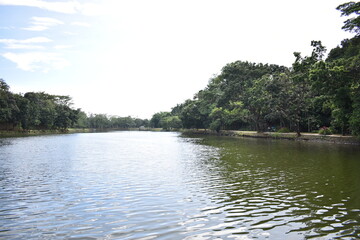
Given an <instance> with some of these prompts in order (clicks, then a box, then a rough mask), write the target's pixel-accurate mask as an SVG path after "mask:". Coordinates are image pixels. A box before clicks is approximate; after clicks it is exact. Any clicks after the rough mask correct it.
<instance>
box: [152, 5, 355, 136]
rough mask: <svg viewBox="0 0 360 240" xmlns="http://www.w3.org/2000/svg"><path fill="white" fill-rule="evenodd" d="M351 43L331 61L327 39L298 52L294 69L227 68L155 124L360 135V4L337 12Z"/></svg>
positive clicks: (336, 50) (252, 65) (264, 66)
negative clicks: (308, 50)
mask: <svg viewBox="0 0 360 240" xmlns="http://www.w3.org/2000/svg"><path fill="white" fill-rule="evenodd" d="M337 9H338V10H340V11H341V12H342V15H344V16H350V15H355V16H356V17H353V18H350V19H348V20H346V21H345V22H344V23H345V25H344V27H343V29H345V30H347V31H351V32H354V33H355V34H356V35H355V36H354V37H353V38H351V39H345V40H343V41H342V42H341V45H340V46H338V47H336V48H334V49H332V50H331V51H330V52H329V54H328V56H327V58H326V59H324V56H325V55H326V48H325V47H324V46H323V45H322V44H321V41H312V42H311V46H312V47H313V51H312V53H311V55H310V56H305V57H303V56H301V54H300V53H297V52H296V53H294V56H295V62H294V63H293V65H292V67H291V68H287V67H284V66H278V65H269V64H256V63H250V62H242V61H236V62H233V63H229V64H227V65H226V66H225V67H223V69H222V71H221V73H220V74H219V75H217V76H215V77H213V78H212V79H210V81H209V83H208V85H207V86H206V88H205V89H203V90H201V91H199V92H198V93H196V94H195V96H194V98H193V99H189V100H186V101H185V102H184V103H181V104H178V105H177V106H175V107H174V108H172V111H171V112H160V113H156V114H155V115H154V116H153V118H152V119H151V121H150V123H151V124H152V126H156V127H163V128H178V127H179V126H183V127H185V128H210V129H213V130H217V131H219V130H221V129H242V130H256V131H268V130H275V129H276V130H278V129H281V130H280V131H284V132H286V131H288V130H291V131H296V132H297V133H298V134H299V135H300V131H306V132H311V131H319V129H320V128H322V129H324V128H326V129H327V132H335V133H342V134H354V135H360V17H359V16H358V15H359V11H360V2H357V3H355V2H349V3H345V4H342V5H340V6H338V8H337Z"/></svg>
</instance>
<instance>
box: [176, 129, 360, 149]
mask: <svg viewBox="0 0 360 240" xmlns="http://www.w3.org/2000/svg"><path fill="white" fill-rule="evenodd" d="M182 132H183V133H184V134H194V135H212V136H227V137H244V138H266V139H279V140H291V141H306V142H324V143H333V144H351V145H360V138H357V137H354V136H342V135H338V134H332V135H321V134H318V133H301V136H300V137H298V136H297V135H296V133H293V132H291V133H278V132H262V133H258V132H256V131H238V130H221V131H220V132H219V133H217V132H216V131H212V130H204V129H198V130H195V129H187V130H183V131H182Z"/></svg>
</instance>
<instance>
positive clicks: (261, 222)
mask: <svg viewBox="0 0 360 240" xmlns="http://www.w3.org/2000/svg"><path fill="white" fill-rule="evenodd" d="M199 144H203V145H207V146H212V147H215V148H217V149H219V151H218V156H216V157H213V158H208V159H205V161H203V162H202V163H201V164H202V165H203V166H206V169H207V171H208V172H207V173H205V175H206V176H207V178H209V176H211V177H210V178H209V179H207V180H206V181H205V182H204V181H203V185H202V189H203V191H204V192H207V194H208V195H209V197H210V198H211V202H212V203H213V204H214V206H213V207H212V208H209V209H207V211H215V212H221V213H222V214H223V215H224V224H225V226H227V227H228V228H229V229H232V233H233V234H247V236H250V237H254V238H259V237H260V238H266V237H269V236H271V238H276V237H279V239H280V238H283V234H284V233H287V237H289V238H291V239H298V238H299V239H301V237H300V236H302V237H307V238H312V237H314V238H318V237H325V238H326V239H327V238H340V237H353V238H357V237H359V236H360V225H359V222H360V210H359V208H360V198H359V197H360V184H359V183H360V174H359V172H360V150H359V148H357V147H356V146H344V145H330V144H322V143H303V142H289V141H276V140H266V139H239V138H236V139H235V138H229V137H213V136H209V137H205V138H204V139H203V140H201V141H199ZM203 168H204V167H203ZM239 229H240V230H241V231H239ZM245 229H246V230H245ZM218 231H220V229H218ZM292 237H293V238H292Z"/></svg>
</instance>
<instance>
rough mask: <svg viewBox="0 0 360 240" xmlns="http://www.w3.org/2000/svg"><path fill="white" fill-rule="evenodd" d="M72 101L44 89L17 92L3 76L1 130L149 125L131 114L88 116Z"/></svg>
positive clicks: (67, 97) (0, 88) (0, 113)
mask: <svg viewBox="0 0 360 240" xmlns="http://www.w3.org/2000/svg"><path fill="white" fill-rule="evenodd" d="M71 105H72V104H71V98H70V97H69V96H57V95H50V94H47V93H44V92H39V93H35V92H28V93H25V94H24V95H21V94H14V93H12V92H10V90H9V86H8V85H7V84H6V82H5V81H4V80H2V79H0V130H27V129H35V130H62V131H66V130H67V129H68V128H69V127H78V128H100V129H105V128H133V127H140V126H145V127H146V126H148V120H142V119H138V118H132V117H114V116H111V117H109V116H107V115H105V114H90V115H89V116H87V115H86V114H85V113H84V112H82V111H81V110H80V109H73V108H72V107H71Z"/></svg>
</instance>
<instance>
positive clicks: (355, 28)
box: [336, 2, 360, 34]
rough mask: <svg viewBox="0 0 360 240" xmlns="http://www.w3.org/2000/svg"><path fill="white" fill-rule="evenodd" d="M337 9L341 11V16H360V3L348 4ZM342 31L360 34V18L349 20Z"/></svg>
mask: <svg viewBox="0 0 360 240" xmlns="http://www.w3.org/2000/svg"><path fill="white" fill-rule="evenodd" d="M336 9H337V10H340V11H341V16H351V15H354V14H355V15H359V14H360V2H347V3H344V4H341V5H339V6H338V7H337V8H336ZM342 29H344V30H345V31H350V32H355V33H356V34H360V16H357V17H352V18H349V19H347V20H346V21H345V22H344V26H343V27H342Z"/></svg>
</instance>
